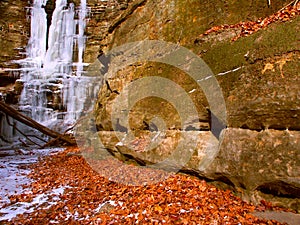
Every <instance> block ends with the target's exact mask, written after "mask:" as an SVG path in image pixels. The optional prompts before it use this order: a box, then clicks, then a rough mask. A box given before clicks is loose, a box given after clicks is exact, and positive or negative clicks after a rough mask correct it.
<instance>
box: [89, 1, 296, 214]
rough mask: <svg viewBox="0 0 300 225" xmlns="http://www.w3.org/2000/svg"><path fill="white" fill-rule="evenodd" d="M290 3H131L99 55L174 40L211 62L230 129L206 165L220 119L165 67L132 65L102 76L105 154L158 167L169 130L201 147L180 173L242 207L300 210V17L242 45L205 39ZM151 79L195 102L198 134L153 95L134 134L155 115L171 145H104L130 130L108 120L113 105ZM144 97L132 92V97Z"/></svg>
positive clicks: (142, 105)
mask: <svg viewBox="0 0 300 225" xmlns="http://www.w3.org/2000/svg"><path fill="white" fill-rule="evenodd" d="M288 3H289V1H279V0H278V1H272V3H271V6H269V7H268V4H267V3H266V2H264V1H252V2H249V1H246V0H245V1H238V2H237V1H231V0H228V1H200V2H199V1H193V0H190V1H179V0H166V1H156V0H153V1H146V0H136V1H133V3H132V4H129V6H128V8H127V9H126V10H124V11H123V12H121V14H120V15H119V16H118V17H117V18H116V19H114V20H113V21H112V22H109V23H108V32H107V33H106V36H105V38H104V39H103V40H106V42H105V43H106V44H105V45H101V46H100V47H101V49H100V51H101V52H109V51H110V50H112V49H114V48H116V47H117V46H121V45H123V44H126V43H128V42H133V41H142V40H146V39H149V40H162V41H166V42H172V43H175V44H178V45H181V46H184V47H186V48H188V49H190V50H191V51H192V52H194V53H195V54H197V55H198V56H199V57H201V58H202V59H203V60H204V61H205V62H206V63H207V65H208V66H209V67H210V68H211V70H212V71H213V73H214V74H215V77H216V79H217V80H218V83H219V85H220V87H221V89H222V94H223V98H224V100H225V103H226V114H227V118H226V121H225V125H226V127H227V129H224V130H223V132H222V135H221V136H220V137H219V139H217V143H218V145H217V150H216V151H212V152H217V154H216V155H213V156H211V157H203V155H209V154H210V152H209V151H208V152H205V151H203V148H204V149H205V146H206V145H207V144H208V143H211V142H205V141H203V140H206V139H205V138H204V136H207V135H208V136H210V135H211V132H210V131H209V129H211V120H212V118H213V116H214V114H213V113H211V111H210V104H209V103H208V101H207V98H206V96H205V94H204V93H203V91H202V90H201V88H199V85H198V84H197V82H196V81H195V80H193V79H191V77H190V76H188V75H187V74H185V73H184V72H183V71H181V70H179V69H178V68H175V67H172V66H169V65H166V64H162V63H156V62H135V63H132V64H130V65H129V66H127V67H126V68H122V69H121V70H119V71H116V72H114V73H108V74H106V75H105V82H104V84H103V87H102V89H101V90H100V93H99V97H98V102H97V104H96V107H95V112H96V125H97V129H98V131H99V135H100V136H101V137H102V140H103V143H104V144H105V145H106V148H107V149H109V151H110V152H111V154H113V155H115V156H116V157H119V158H122V157H124V155H125V156H128V155H131V156H132V157H133V158H135V159H136V160H137V161H138V162H140V163H141V164H143V165H145V164H146V165H147V164H153V163H156V162H157V160H158V158H157V157H158V156H163V155H165V153H166V152H169V151H171V149H172V147H171V146H172V144H171V143H173V142H174V141H172V140H171V139H170V132H175V133H176V132H177V133H186V134H187V135H186V136H185V137H188V138H191V139H190V140H191V141H196V142H197V141H198V142H200V143H202V144H197V145H196V147H195V149H194V153H193V154H192V155H191V157H190V161H189V162H188V163H187V164H185V166H184V167H183V168H182V170H183V171H185V172H188V173H193V174H196V175H198V176H200V177H204V178H207V179H210V180H212V181H215V182H217V183H218V182H219V184H220V182H221V183H223V184H226V185H225V186H227V187H231V188H233V189H235V190H236V191H237V192H238V193H240V194H241V195H242V196H243V197H244V198H245V199H251V200H252V201H259V200H260V199H262V198H266V199H268V200H272V201H273V203H276V204H279V205H285V206H288V207H291V208H293V209H297V210H299V209H300V205H299V192H300V180H299V163H300V159H299V152H300V143H299V139H300V136H299V135H300V131H299V128H300V127H299V124H300V123H299V122H300V119H299V118H300V117H299V115H300V102H299V101H300V100H299V99H300V98H299V97H300V96H299V95H300V92H299V84H300V76H299V58H300V53H299V37H298V36H299V35H298V33H299V29H300V27H299V24H300V23H299V19H300V17H299V16H295V17H293V18H292V19H289V20H288V21H286V22H283V21H281V22H274V23H272V24H270V25H269V26H268V27H266V28H264V29H261V30H259V31H258V32H255V33H253V34H251V35H249V36H246V37H241V38H239V39H237V40H236V41H232V39H233V38H234V37H235V36H236V35H238V34H239V33H240V32H242V31H241V29H239V28H232V29H225V30H220V31H218V32H214V33H210V34H208V35H204V36H203V35H202V34H203V33H204V32H205V31H206V30H208V29H210V28H212V27H214V26H219V25H226V24H237V23H239V22H241V21H255V20H258V19H259V18H267V17H268V16H270V15H271V14H273V13H275V12H277V11H278V10H279V9H281V8H282V7H283V6H285V5H287V4H288ZM298 7H299V6H298ZM298 14H299V13H298ZM103 40H102V43H103ZM112 65H113V64H112ZM110 69H111V71H112V70H113V69H112V68H110ZM151 76H160V77H163V78H167V79H169V80H171V81H174V82H176V83H177V84H178V85H180V86H181V87H182V88H183V89H184V91H185V92H186V93H187V94H188V95H189V97H190V98H191V99H192V101H193V103H194V105H195V107H196V109H197V111H198V114H199V120H198V121H193V123H192V124H191V127H190V128H192V130H189V131H187V130H186V129H185V128H184V127H183V126H182V124H181V123H180V122H181V120H180V119H181V118H180V116H179V114H178V112H177V111H176V109H175V108H174V104H173V105H172V103H168V102H166V101H165V100H164V99H160V98H157V97H149V98H144V99H140V101H138V102H137V103H136V104H135V105H134V106H133V107H132V108H130V110H129V111H130V113H129V120H128V121H129V126H130V129H131V130H132V131H133V132H134V134H135V135H136V138H137V139H139V138H140V137H142V136H143V135H142V134H143V132H146V133H147V132H148V131H149V130H151V129H150V126H149V125H150V124H151V122H153V119H155V118H157V117H159V118H161V119H163V120H164V123H163V128H164V129H166V130H167V131H168V132H169V133H168V135H166V136H165V140H162V143H165V142H168V141H166V140H169V143H170V144H169V145H168V147H158V148H157V149H156V150H153V151H152V153H151V151H150V153H148V154H146V153H142V152H139V151H134V149H135V148H130V147H129V149H128V148H125V147H124V146H123V145H121V146H120V144H119V145H117V143H118V142H120V141H121V140H120V139H118V138H116V137H115V139H114V141H113V140H111V139H110V138H103V135H104V136H105V137H110V136H111V137H113V130H115V128H116V127H118V126H119V127H124V126H125V124H122V123H121V122H122V121H123V120H113V122H112V119H111V115H112V112H113V110H114V105H113V104H114V102H115V100H116V98H117V97H118V96H119V95H120V94H121V93H122V91H124V88H125V87H126V86H127V85H129V84H131V83H133V82H134V81H136V80H138V79H140V78H143V77H151ZM138 91H139V90H134V89H133V90H131V93H134V92H136V93H139V92H138ZM145 91H146V88H145ZM162 91H164V90H162ZM178 101H181V99H180V98H178ZM115 119H116V118H115ZM120 121H121V122H120ZM223 122H224V121H223ZM114 123H115V124H114ZM196 124H198V125H196ZM124 131H128V130H124ZM152 132H156V131H155V130H154V131H152ZM193 132H196V133H197V132H198V133H197V134H196V133H193ZM150 133H151V132H150ZM200 133H201V134H200ZM203 135H204V136H203ZM179 136H180V135H179ZM164 141H165V142H164ZM177 141H178V140H177ZM175 142H176V141H175ZM162 143H161V144H162ZM123 144H126V143H123ZM127 144H128V145H129V146H130V143H127ZM168 148H170V149H168ZM143 154H144V155H143ZM151 154H152V155H151ZM125 158H126V157H125ZM203 159H206V160H207V161H205V160H204V161H203ZM212 159H213V160H212ZM201 165H202V166H201ZM203 165H205V166H203Z"/></svg>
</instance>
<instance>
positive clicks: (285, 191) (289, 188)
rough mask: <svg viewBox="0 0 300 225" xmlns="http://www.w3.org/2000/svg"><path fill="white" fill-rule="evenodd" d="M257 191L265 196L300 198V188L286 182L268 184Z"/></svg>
mask: <svg viewBox="0 0 300 225" xmlns="http://www.w3.org/2000/svg"><path fill="white" fill-rule="evenodd" d="M256 190H257V191H260V192H262V193H264V194H271V195H273V196H277V197H284V198H300V192H299V187H298V188H297V187H295V186H293V185H291V184H288V183H286V182H284V181H274V182H270V183H266V184H263V185H260V186H259V187H257V188H256Z"/></svg>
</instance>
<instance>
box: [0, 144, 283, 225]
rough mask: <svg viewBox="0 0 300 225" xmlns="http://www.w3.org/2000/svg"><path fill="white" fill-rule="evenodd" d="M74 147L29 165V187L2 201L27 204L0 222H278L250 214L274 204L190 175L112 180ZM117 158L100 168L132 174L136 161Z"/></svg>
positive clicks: (273, 208)
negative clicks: (156, 179) (243, 196)
mask: <svg viewBox="0 0 300 225" xmlns="http://www.w3.org/2000/svg"><path fill="white" fill-rule="evenodd" d="M77 151H78V149H77V148H69V149H67V150H65V151H64V152H60V153H58V154H56V155H52V156H48V157H46V158H44V159H43V160H41V161H40V162H38V163H36V164H33V165H31V169H32V172H31V173H30V174H29V175H28V176H29V178H30V179H32V180H33V182H32V183H31V184H29V185H27V186H26V190H30V191H26V192H25V193H22V194H18V195H12V196H9V198H10V203H8V204H7V205H5V206H4V207H6V208H7V207H12V206H14V207H16V206H18V205H20V204H23V205H24V204H30V205H31V208H30V210H27V211H24V212H22V214H19V215H16V216H15V217H14V218H12V219H11V220H10V221H8V220H7V221H2V222H1V221H0V224H214V225H215V224H216V225H218V224H281V223H279V222H277V221H274V220H263V219H259V218H256V217H254V216H253V215H251V213H252V212H254V211H264V210H267V209H271V210H279V209H278V208H276V207H272V206H271V205H270V204H268V203H266V202H263V204H261V205H259V206H256V207H255V206H253V205H251V204H249V203H246V202H243V201H242V200H241V199H239V198H238V197H236V196H235V195H233V193H231V192H230V191H229V190H227V191H224V190H220V189H218V188H216V187H214V186H212V185H210V184H208V183H206V182H205V181H203V180H199V179H198V178H194V177H191V176H187V175H182V174H173V175H171V176H169V177H168V178H167V179H166V180H164V181H161V182H158V183H153V184H149V185H140V186H130V185H125V184H121V183H117V182H113V181H111V180H110V179H107V178H106V177H107V176H106V177H104V176H100V175H99V174H98V173H96V172H95V171H93V169H92V168H91V167H90V165H89V164H88V163H87V162H86V160H85V159H84V157H82V156H80V155H77V154H73V152H77ZM115 162H116V160H113V161H111V162H108V161H103V163H105V165H104V168H106V167H107V163H110V164H109V165H110V166H109V168H110V169H107V171H108V170H109V171H110V173H109V174H111V171H114V172H115V173H117V174H118V173H120V171H122V173H121V174H119V175H118V176H119V178H120V176H124V179H128V177H129V178H130V179H133V178H134V177H136V175H133V176H131V175H130V173H131V172H132V171H133V170H132V168H136V166H133V165H128V166H127V167H124V168H122V170H120V169H119V166H120V165H119V164H118V163H115ZM115 167H116V168H115ZM107 168H108V167H107ZM126 168H127V170H128V171H124V170H126ZM128 168H129V169H128ZM104 171H106V170H105V169H104ZM146 172H149V171H147V170H146ZM116 176H117V175H116ZM125 176H126V177H125Z"/></svg>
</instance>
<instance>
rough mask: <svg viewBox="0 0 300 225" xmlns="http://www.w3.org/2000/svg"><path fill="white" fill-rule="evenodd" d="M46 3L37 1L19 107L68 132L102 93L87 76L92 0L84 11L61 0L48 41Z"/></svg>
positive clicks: (34, 7)
mask: <svg viewBox="0 0 300 225" xmlns="http://www.w3.org/2000/svg"><path fill="white" fill-rule="evenodd" d="M46 4H47V0H34V3H33V6H32V8H31V33H30V39H29V42H28V46H27V48H26V54H27V57H26V59H24V60H21V61H20V62H19V63H20V64H21V65H22V72H21V78H20V80H21V81H22V82H23V84H24V88H23V91H22V94H21V98H20V102H19V108H20V110H21V111H22V112H23V113H25V114H27V115H29V116H30V117H32V118H33V119H34V120H36V121H38V122H40V123H42V124H44V125H46V126H48V127H51V128H52V129H55V128H58V127H61V129H63V130H65V129H66V128H67V127H68V126H69V125H72V124H74V123H75V121H76V120H77V119H78V118H79V117H80V116H81V114H82V113H83V112H84V111H86V110H89V104H88V103H87V100H88V99H89V97H91V95H93V96H95V94H96V93H95V90H94V88H93V86H92V82H91V78H90V77H87V76H84V73H85V72H84V67H85V66H86V65H87V64H86V63H83V55H84V49H85V40H86V37H85V35H84V31H85V27H86V19H87V16H88V9H87V4H86V0H81V4H80V6H78V7H75V5H74V4H73V3H70V4H68V3H67V0H56V5H55V9H54V11H53V15H52V22H51V26H50V27H49V34H48V38H47V15H46V12H45V10H44V8H45V6H46ZM75 18H76V19H75ZM47 40H48V49H46V46H47ZM58 130H59V129H58ZM63 130H59V131H63Z"/></svg>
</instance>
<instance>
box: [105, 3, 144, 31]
mask: <svg viewBox="0 0 300 225" xmlns="http://www.w3.org/2000/svg"><path fill="white" fill-rule="evenodd" d="M146 2H147V0H137V1H134V2H133V3H132V4H131V5H130V6H129V7H128V9H127V10H126V11H125V12H124V13H123V14H121V15H120V16H119V17H118V18H117V19H116V20H115V21H113V22H112V24H111V25H110V26H109V28H108V33H112V32H113V31H114V30H115V29H116V28H117V27H118V26H119V25H120V24H121V23H123V22H124V21H126V20H127V18H128V17H129V16H130V15H131V14H132V13H133V12H134V11H135V10H136V9H137V8H138V7H140V6H143V5H144V4H145V3H146Z"/></svg>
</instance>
